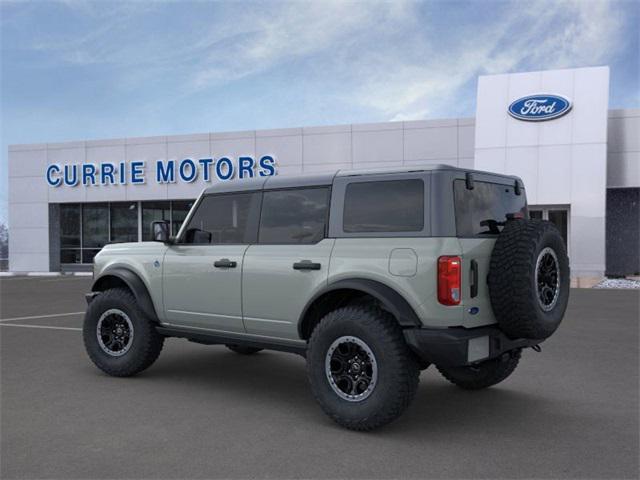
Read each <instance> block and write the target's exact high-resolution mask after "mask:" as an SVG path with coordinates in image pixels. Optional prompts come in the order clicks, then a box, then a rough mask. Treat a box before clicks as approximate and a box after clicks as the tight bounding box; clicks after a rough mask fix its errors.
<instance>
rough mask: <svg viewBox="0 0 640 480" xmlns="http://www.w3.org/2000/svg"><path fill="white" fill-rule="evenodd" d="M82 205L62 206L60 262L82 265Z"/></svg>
mask: <svg viewBox="0 0 640 480" xmlns="http://www.w3.org/2000/svg"><path fill="white" fill-rule="evenodd" d="M80 225H81V224H80V205H77V204H70V205H60V261H61V262H62V263H80V262H81V261H82V256H81V254H80V246H81V240H80Z"/></svg>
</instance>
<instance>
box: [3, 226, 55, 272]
mask: <svg viewBox="0 0 640 480" xmlns="http://www.w3.org/2000/svg"><path fill="white" fill-rule="evenodd" d="M10 247H11V253H12V254H13V253H48V252H49V226H48V225H47V226H46V227H39V228H12V229H11V245H10ZM47 269H48V268H47Z"/></svg>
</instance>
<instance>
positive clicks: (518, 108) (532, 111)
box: [509, 94, 571, 122]
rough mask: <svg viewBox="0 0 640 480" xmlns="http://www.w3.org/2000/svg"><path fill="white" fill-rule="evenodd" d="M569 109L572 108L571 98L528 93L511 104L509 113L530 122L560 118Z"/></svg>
mask: <svg viewBox="0 0 640 480" xmlns="http://www.w3.org/2000/svg"><path fill="white" fill-rule="evenodd" d="M569 110H571V100H569V99H568V98H566V97H561V96H560V95H548V94H539V95H527V96H526V97H522V98H519V99H517V100H516V101H515V102H513V103H511V105H509V115H511V116H512V117H513V118H517V119H518V120H526V121H528V122H541V121H543V120H551V119H553V118H558V117H561V116H563V115H565V114H566V113H568V112H569Z"/></svg>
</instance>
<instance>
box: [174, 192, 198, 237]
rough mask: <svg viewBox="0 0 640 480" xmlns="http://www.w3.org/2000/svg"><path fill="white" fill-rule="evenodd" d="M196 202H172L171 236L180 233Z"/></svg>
mask: <svg viewBox="0 0 640 480" xmlns="http://www.w3.org/2000/svg"><path fill="white" fill-rule="evenodd" d="M193 203H194V200H183V201H175V202H171V234H172V235H177V234H178V231H180V227H182V224H183V223H184V220H185V218H187V214H188V213H189V210H191V207H193Z"/></svg>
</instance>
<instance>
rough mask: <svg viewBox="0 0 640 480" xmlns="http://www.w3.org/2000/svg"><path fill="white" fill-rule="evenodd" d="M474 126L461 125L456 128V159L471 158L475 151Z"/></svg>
mask: <svg viewBox="0 0 640 480" xmlns="http://www.w3.org/2000/svg"><path fill="white" fill-rule="evenodd" d="M475 137H476V126H475V125H461V126H460V127H458V157H459V158H473V155H474V151H475V146H476V145H475Z"/></svg>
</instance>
